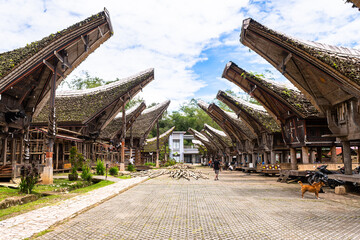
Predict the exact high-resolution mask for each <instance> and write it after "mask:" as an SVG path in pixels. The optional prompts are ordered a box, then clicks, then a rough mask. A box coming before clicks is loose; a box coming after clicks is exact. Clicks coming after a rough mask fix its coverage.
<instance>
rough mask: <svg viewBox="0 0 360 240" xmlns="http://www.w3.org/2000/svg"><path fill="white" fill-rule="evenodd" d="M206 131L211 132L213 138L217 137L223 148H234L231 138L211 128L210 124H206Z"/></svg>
mask: <svg viewBox="0 0 360 240" xmlns="http://www.w3.org/2000/svg"><path fill="white" fill-rule="evenodd" d="M204 129H205V130H206V131H208V132H210V133H211V134H212V135H213V136H215V137H216V138H217V140H218V142H219V143H220V144H221V145H222V146H223V147H227V148H231V147H233V144H232V140H231V138H230V137H229V136H228V135H227V134H226V133H225V132H223V131H220V130H218V129H216V128H213V127H211V126H210V125H208V124H206V123H205V124H204Z"/></svg>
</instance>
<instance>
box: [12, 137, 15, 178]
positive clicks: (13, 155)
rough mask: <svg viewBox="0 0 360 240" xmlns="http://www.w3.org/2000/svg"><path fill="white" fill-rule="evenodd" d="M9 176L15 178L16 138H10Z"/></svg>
mask: <svg viewBox="0 0 360 240" xmlns="http://www.w3.org/2000/svg"><path fill="white" fill-rule="evenodd" d="M11 168H12V173H11V178H12V179H13V178H16V139H15V138H13V139H12V140H11Z"/></svg>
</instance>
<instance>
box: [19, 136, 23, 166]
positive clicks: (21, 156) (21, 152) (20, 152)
mask: <svg viewBox="0 0 360 240" xmlns="http://www.w3.org/2000/svg"><path fill="white" fill-rule="evenodd" d="M23 136H24V131H22V137H20V149H19V155H20V164H23V156H24V137H23Z"/></svg>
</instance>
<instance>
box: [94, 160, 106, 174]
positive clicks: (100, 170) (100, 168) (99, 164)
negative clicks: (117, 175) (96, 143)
mask: <svg viewBox="0 0 360 240" xmlns="http://www.w3.org/2000/svg"><path fill="white" fill-rule="evenodd" d="M96 174H97V175H104V174H105V165H104V162H103V161H101V159H98V160H97V161H96Z"/></svg>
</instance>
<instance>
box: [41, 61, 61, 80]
mask: <svg viewBox="0 0 360 240" xmlns="http://www.w3.org/2000/svg"><path fill="white" fill-rule="evenodd" d="M43 63H44V64H45V65H46V66H47V67H48V68H49V69H50V70H51V71H52V72H53V73H55V74H56V75H58V76H60V77H62V78H65V77H64V74H63V73H62V72H60V71H55V70H56V69H55V66H53V65H52V64H51V63H49V62H48V61H46V60H45V59H43Z"/></svg>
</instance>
